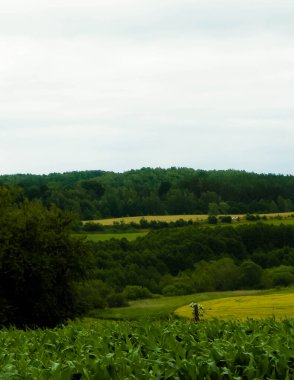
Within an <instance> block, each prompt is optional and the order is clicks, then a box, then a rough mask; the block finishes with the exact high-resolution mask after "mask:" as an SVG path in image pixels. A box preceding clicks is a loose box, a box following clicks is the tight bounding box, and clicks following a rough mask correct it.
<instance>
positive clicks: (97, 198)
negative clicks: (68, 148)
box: [0, 167, 294, 219]
mask: <svg viewBox="0 0 294 380" xmlns="http://www.w3.org/2000/svg"><path fill="white" fill-rule="evenodd" d="M0 185H2V186H13V187H15V186H17V187H19V188H21V189H22V193H23V196H25V197H27V198H29V199H30V200H33V199H40V200H41V201H42V203H43V204H44V205H45V206H49V205H50V204H53V203H54V204H56V205H57V206H58V207H60V208H61V209H64V210H72V211H75V212H77V213H78V214H79V216H80V218H81V219H99V218H107V217H122V216H139V215H174V214H207V213H211V214H227V213H230V214H239V213H242V214H244V213H245V214H246V213H266V212H289V211H293V210H294V176H290V175H287V176H284V175H276V174H256V173H248V172H245V171H238V170H210V171H205V170H194V169H190V168H175V167H173V168H169V169H161V168H155V169H152V168H142V169H139V170H130V171H127V172H124V173H114V172H106V171H101V170H92V171H80V172H79V171H74V172H68V173H52V174H49V175H32V174H16V175H3V176H0Z"/></svg>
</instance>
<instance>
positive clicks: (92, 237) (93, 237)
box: [76, 231, 149, 242]
mask: <svg viewBox="0 0 294 380" xmlns="http://www.w3.org/2000/svg"><path fill="white" fill-rule="evenodd" d="M148 232H149V231H139V232H113V233H104V232H99V233H94V232H91V233H83V236H85V237H86V240H89V241H94V242H96V241H105V240H110V239H127V240H129V241H133V240H136V239H137V238H138V237H143V236H146V235H147V234H148ZM76 236H80V235H77V234H76Z"/></svg>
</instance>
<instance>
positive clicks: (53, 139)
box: [0, 0, 294, 174]
mask: <svg viewBox="0 0 294 380" xmlns="http://www.w3.org/2000/svg"><path fill="white" fill-rule="evenodd" d="M293 20H294V2H293V0H286V1H285V0H279V1H277V0H274V1H273V0H221V1H220V0H210V1H207V0H160V1H158V0H96V1H95V0H9V1H6V2H4V1H3V2H2V3H1V7H0V54H1V55H0V162H1V168H0V173H1V174H6V173H9V174H12V173H49V172H64V171H71V170H90V169H103V170H113V171H125V170H128V169H135V168H140V167H143V166H150V167H170V166H187V167H192V168H195V169H197V168H201V169H229V168H234V169H244V170H247V171H255V172H266V173H269V172H272V173H285V174H294V165H293V164H294V155H293V141H294V22H293Z"/></svg>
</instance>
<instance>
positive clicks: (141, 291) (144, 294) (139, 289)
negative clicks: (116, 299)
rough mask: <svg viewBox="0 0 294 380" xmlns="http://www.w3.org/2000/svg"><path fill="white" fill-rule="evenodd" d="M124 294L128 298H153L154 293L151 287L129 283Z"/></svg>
mask: <svg viewBox="0 0 294 380" xmlns="http://www.w3.org/2000/svg"><path fill="white" fill-rule="evenodd" d="M123 295H124V297H125V298H126V299H128V300H137V299H143V298H152V293H151V292H150V290H149V289H147V288H145V287H143V286H138V285H128V286H126V287H125V288H124V290H123Z"/></svg>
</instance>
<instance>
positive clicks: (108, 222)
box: [84, 212, 294, 226]
mask: <svg viewBox="0 0 294 380" xmlns="http://www.w3.org/2000/svg"><path fill="white" fill-rule="evenodd" d="M259 215H260V216H261V217H262V216H264V215H265V216H266V217H267V218H279V217H281V218H282V219H284V218H290V217H293V215H294V213H293V212H280V213H270V214H259ZM231 216H232V217H236V218H237V217H239V218H240V219H241V220H242V219H245V215H244V214H234V215H233V214H232V215H231ZM207 218H208V215H206V214H202V215H194V214H191V215H146V216H130V217H123V218H109V219H98V220H91V221H84V223H86V222H91V223H100V224H102V225H104V226H112V225H113V224H114V223H121V222H122V223H125V224H130V223H132V222H133V223H137V224H138V223H140V220H141V219H145V220H146V221H148V222H150V221H151V220H155V221H157V222H176V221H177V220H179V219H183V220H185V221H188V220H193V221H194V222H197V221H198V222H205V221H207Z"/></svg>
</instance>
